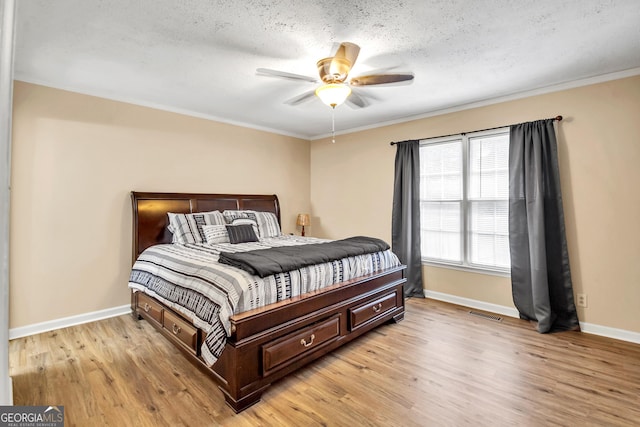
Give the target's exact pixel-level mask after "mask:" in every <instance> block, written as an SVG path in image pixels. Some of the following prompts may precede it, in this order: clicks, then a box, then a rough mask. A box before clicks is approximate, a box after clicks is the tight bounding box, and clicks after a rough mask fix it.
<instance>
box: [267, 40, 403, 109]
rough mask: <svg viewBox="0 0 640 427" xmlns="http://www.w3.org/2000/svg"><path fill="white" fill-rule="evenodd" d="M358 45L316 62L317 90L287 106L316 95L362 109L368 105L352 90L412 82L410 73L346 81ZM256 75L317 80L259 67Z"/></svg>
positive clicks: (327, 101) (331, 102) (330, 102)
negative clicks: (361, 87) (354, 88)
mask: <svg viewBox="0 0 640 427" xmlns="http://www.w3.org/2000/svg"><path fill="white" fill-rule="evenodd" d="M359 53H360V46H358V45H357V44H355V43H349V42H343V43H340V45H339V46H338V49H337V50H336V53H335V55H333V56H330V57H328V58H323V59H321V60H319V61H318V62H317V64H316V65H317V67H318V74H319V76H320V81H321V82H322V83H323V84H322V86H319V87H318V88H317V89H315V90H312V91H309V92H305V93H303V94H301V95H298V96H296V97H294V98H292V99H290V100H288V101H286V103H287V104H289V105H297V104H300V103H302V102H304V101H306V100H308V99H310V98H312V97H313V96H318V97H319V98H320V99H321V100H322V102H324V103H325V104H327V105H328V106H330V107H331V108H335V107H337V106H338V105H340V104H342V103H343V102H345V101H346V102H347V103H348V104H349V105H351V106H352V107H356V108H362V107H365V106H366V105H367V104H366V102H365V100H364V99H363V97H362V96H360V95H358V94H356V93H353V91H352V89H351V87H359V86H372V85H382V84H391V83H399V82H407V81H411V80H413V74H411V73H409V74H369V75H363V76H358V77H352V78H350V79H349V80H347V78H348V77H349V72H350V71H351V68H352V67H353V65H354V64H355V62H356V59H358V54H359ZM256 72H257V74H258V75H262V76H270V77H281V78H285V79H290V80H302V81H306V82H310V83H318V79H316V78H314V77H309V76H303V75H300V74H293V73H287V72H284V71H278V70H271V69H268V68H258V69H257V70H256Z"/></svg>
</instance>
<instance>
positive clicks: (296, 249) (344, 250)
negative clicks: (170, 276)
mask: <svg viewBox="0 0 640 427" xmlns="http://www.w3.org/2000/svg"><path fill="white" fill-rule="evenodd" d="M387 249H389V245H388V244H387V243H385V242H384V241H382V240H380V239H375V238H373V237H364V236H357V237H349V238H348V239H342V240H335V241H333V242H327V243H313V244H309V245H299V246H284V247H276V248H269V249H257V250H254V251H247V252H235V253H232V252H220V259H219V260H218V261H219V262H220V263H222V264H228V265H231V266H233V267H237V268H241V269H242V270H245V271H248V272H249V273H251V274H253V275H256V276H260V277H266V276H270V275H272V274H276V273H282V272H285V271H291V270H297V269H299V268H302V267H306V266H308V265H313V264H321V263H324V262H331V261H335V260H337V259H341V258H346V257H351V256H357V255H363V254H369V253H374V252H381V251H386V250H387Z"/></svg>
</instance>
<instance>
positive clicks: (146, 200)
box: [131, 191, 280, 261]
mask: <svg viewBox="0 0 640 427" xmlns="http://www.w3.org/2000/svg"><path fill="white" fill-rule="evenodd" d="M131 201H132V203H133V253H132V256H133V261H135V260H136V259H137V258H138V255H140V254H141V253H142V251H144V250H145V249H146V248H148V247H149V246H153V245H157V244H160V243H171V233H170V232H169V230H167V225H169V218H168V216H167V212H176V213H194V212H208V211H215V210H219V211H220V212H222V211H224V210H226V209H248V210H254V211H262V212H273V213H274V214H275V215H276V217H277V218H278V222H280V204H279V202H278V196H276V195H275V194H272V195H257V194H201V193H142V192H138V191H132V192H131Z"/></svg>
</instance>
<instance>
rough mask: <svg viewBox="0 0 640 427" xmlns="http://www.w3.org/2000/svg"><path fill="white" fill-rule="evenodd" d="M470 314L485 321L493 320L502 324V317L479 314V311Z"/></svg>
mask: <svg viewBox="0 0 640 427" xmlns="http://www.w3.org/2000/svg"><path fill="white" fill-rule="evenodd" d="M469 314H471V315H473V316H478V317H482V318H484V319H488V320H493V321H494V322H502V317H500V316H495V315H493V314H486V313H480V312H477V311H470V312H469Z"/></svg>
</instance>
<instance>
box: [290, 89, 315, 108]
mask: <svg viewBox="0 0 640 427" xmlns="http://www.w3.org/2000/svg"><path fill="white" fill-rule="evenodd" d="M314 96H316V91H315V89H314V90H310V91H308V92H305V93H302V94H300V95H297V96H294V97H293V98H291V99H287V100H286V101H284V103H285V104H287V105H298V104H302V103H303V102H306V101H309V100H311V99H312V98H313V97H314Z"/></svg>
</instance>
